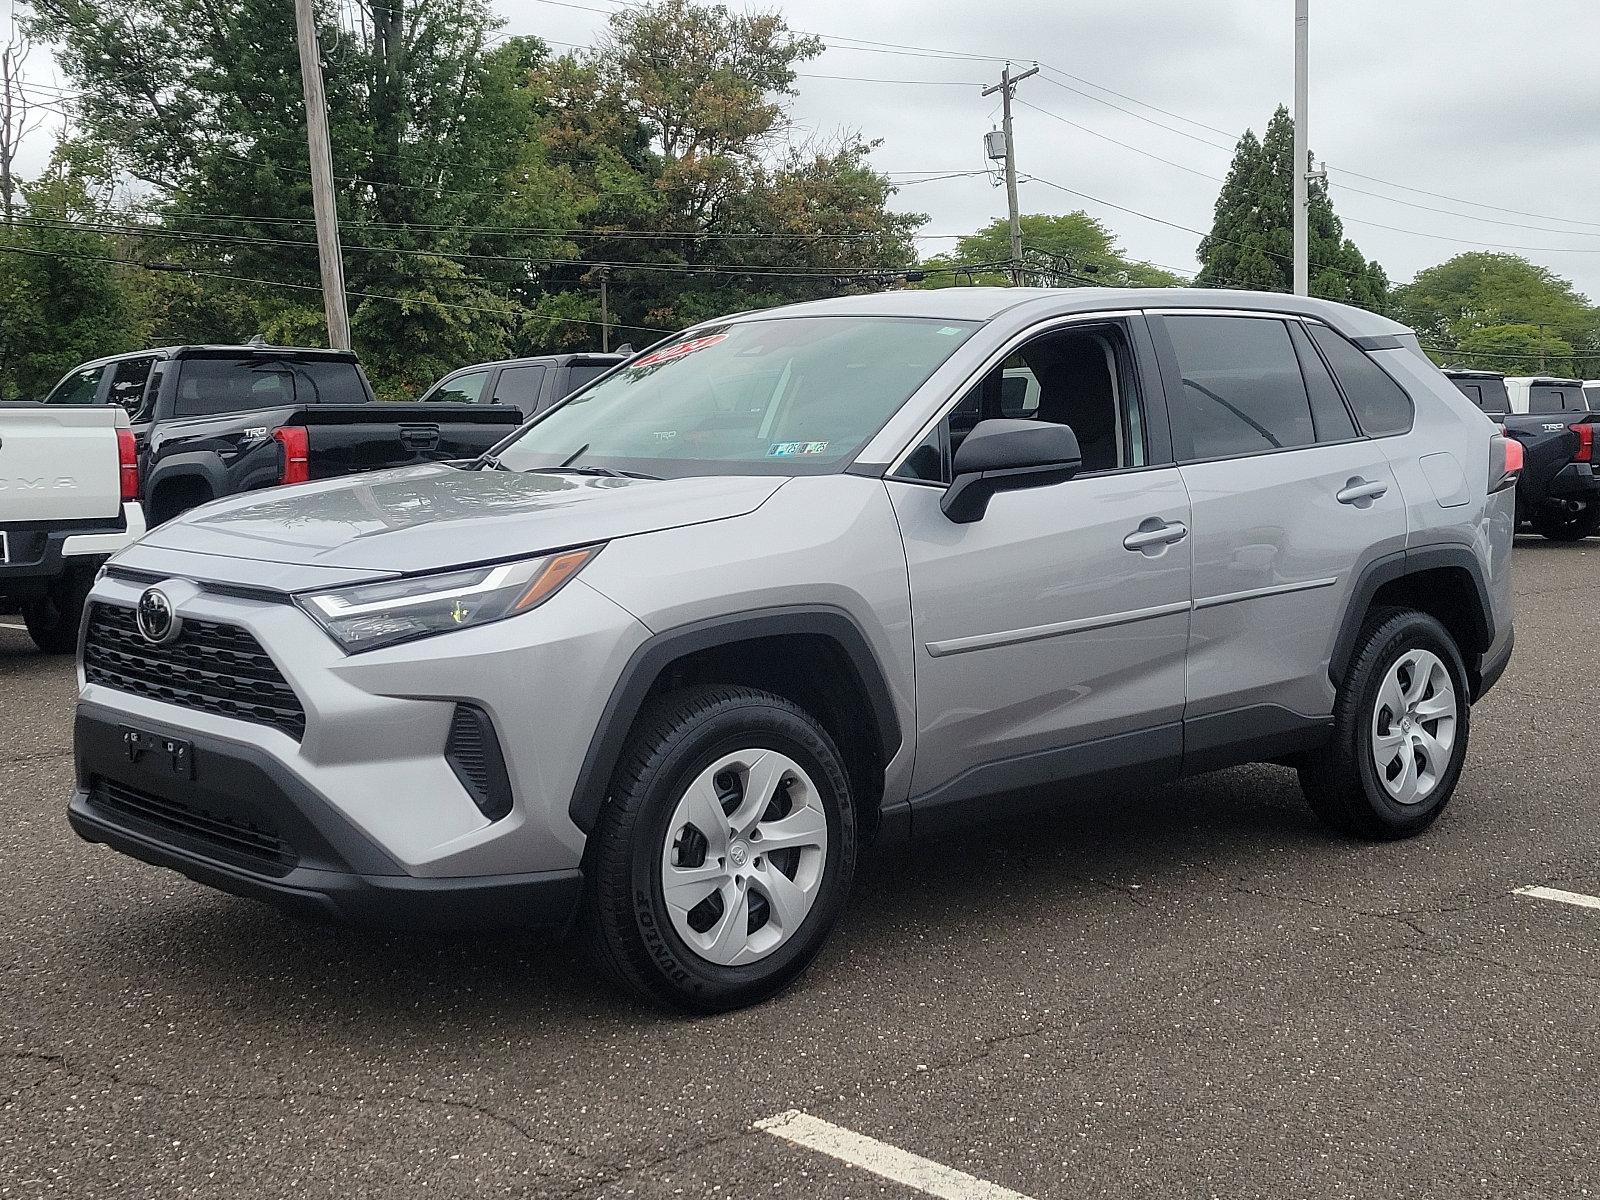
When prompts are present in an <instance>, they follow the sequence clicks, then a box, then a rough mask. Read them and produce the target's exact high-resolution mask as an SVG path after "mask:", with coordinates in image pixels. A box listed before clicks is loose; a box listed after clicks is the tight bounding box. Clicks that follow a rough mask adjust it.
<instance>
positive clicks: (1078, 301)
mask: <svg viewBox="0 0 1600 1200" xmlns="http://www.w3.org/2000/svg"><path fill="white" fill-rule="evenodd" d="M1130 308H1131V309H1144V308H1185V309H1211V310H1234V311H1238V310H1244V311H1264V312H1276V313H1289V314H1293V315H1297V316H1308V317H1315V318H1317V319H1318V320H1321V321H1324V322H1326V323H1327V324H1328V325H1331V326H1332V327H1333V328H1334V329H1337V330H1338V331H1339V332H1340V333H1342V334H1344V335H1345V336H1347V337H1385V336H1396V335H1399V334H1405V333H1410V332H1411V330H1410V329H1408V328H1407V327H1406V326H1404V325H1401V324H1400V323H1398V322H1396V321H1391V320H1390V319H1389V318H1387V317H1382V316H1379V315H1378V314H1377V313H1372V312H1368V311H1366V310H1365V309H1361V308H1353V307H1351V306H1350V305H1348V304H1337V303H1335V302H1333V301H1331V300H1319V299H1317V298H1315V297H1311V296H1291V295H1287V294H1285V293H1282V292H1246V291H1233V290H1228V289H1223V288H1103V287H1082V288H1017V287H951V288H935V289H932V290H926V291H925V290H918V289H909V288H908V289H904V290H899V291H889V292H873V293H867V294H863V295H860V296H837V297H833V298H831V299H827V300H810V301H806V302H804V303H801V304H789V305H785V306H783V307H781V308H768V309H761V310H758V311H751V312H745V313H740V314H738V315H737V316H734V317H731V318H722V319H723V320H735V321H759V320H770V319H772V318H774V317H827V316H850V317H923V318H929V319H934V320H947V321H990V320H993V319H994V318H995V317H998V316H999V315H1000V314H1001V313H1012V312H1015V311H1016V310H1022V309H1031V310H1034V314H1035V315H1037V316H1039V317H1049V316H1056V315H1066V314H1072V313H1095V312H1105V311H1110V310H1115V309H1130ZM715 323H717V322H702V324H715Z"/></svg>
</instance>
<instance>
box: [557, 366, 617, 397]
mask: <svg viewBox="0 0 1600 1200" xmlns="http://www.w3.org/2000/svg"><path fill="white" fill-rule="evenodd" d="M613 365H614V364H613V363H574V364H573V365H572V366H570V367H568V368H567V386H566V390H565V391H563V392H562V394H561V395H562V396H570V395H572V393H573V392H575V391H577V390H578V389H579V388H581V387H582V386H583V385H584V384H586V383H588V382H589V381H590V380H591V379H599V378H600V376H602V375H604V374H605V373H606V372H607V371H609V370H611V368H612V366H613ZM556 399H558V400H559V399H561V396H557V397H556Z"/></svg>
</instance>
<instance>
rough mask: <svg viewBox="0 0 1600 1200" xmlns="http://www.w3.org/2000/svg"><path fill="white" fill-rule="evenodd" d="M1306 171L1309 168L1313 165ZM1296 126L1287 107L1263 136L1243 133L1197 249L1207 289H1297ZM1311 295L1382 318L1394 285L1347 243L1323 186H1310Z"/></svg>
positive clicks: (1201, 282) (1202, 282) (1201, 278)
mask: <svg viewBox="0 0 1600 1200" xmlns="http://www.w3.org/2000/svg"><path fill="white" fill-rule="evenodd" d="M1308 165H1309V164H1308ZM1294 171H1295V164H1294V121H1293V120H1292V119H1291V118H1290V116H1289V111H1288V110H1287V109H1286V108H1284V107H1283V106H1281V105H1280V106H1279V107H1278V111H1277V112H1275V113H1273V115H1272V120H1271V121H1270V122H1268V124H1267V132H1266V136H1265V137H1263V138H1262V139H1260V140H1259V141H1258V140H1257V139H1256V136H1255V134H1254V133H1253V132H1250V131H1248V130H1247V131H1246V132H1245V135H1244V136H1243V137H1242V138H1240V139H1239V144H1238V146H1237V147H1236V148H1235V149H1234V154H1233V165H1232V166H1231V167H1230V168H1229V170H1228V175H1227V178H1226V179H1225V180H1224V181H1223V184H1222V190H1221V192H1219V193H1218V195H1217V205H1216V215H1215V217H1214V219H1213V221H1212V225H1211V232H1210V233H1209V234H1207V235H1206V236H1205V237H1204V238H1203V239H1201V242H1200V250H1199V255H1200V262H1201V270H1200V274H1199V275H1198V276H1197V278H1196V280H1195V282H1196V283H1198V284H1199V285H1200V286H1202V287H1237V288H1248V289H1252V290H1256V291H1268V292H1288V291H1292V290H1293V288H1294ZM1307 224H1308V227H1309V245H1308V247H1307V249H1308V257H1309V261H1310V276H1311V278H1310V284H1311V294H1312V295H1314V296H1321V297H1323V298H1324V299H1328V300H1339V301H1342V302H1344V303H1346V304H1355V305H1359V306H1360V307H1362V308H1370V309H1372V310H1374V311H1376V312H1382V311H1384V310H1385V308H1386V307H1387V305H1388V299H1389V280H1388V277H1387V276H1386V275H1385V274H1384V272H1383V268H1382V267H1380V266H1379V265H1378V264H1377V262H1375V261H1373V262H1369V261H1368V260H1367V259H1366V258H1365V257H1363V255H1362V253H1361V251H1360V249H1358V248H1357V246H1356V244H1355V243H1354V242H1352V241H1351V240H1350V239H1349V238H1347V237H1345V236H1344V225H1343V223H1342V222H1341V221H1340V220H1339V217H1338V215H1337V214H1336V213H1335V212H1334V211H1333V201H1332V200H1331V199H1330V198H1329V196H1328V186H1327V184H1326V183H1324V182H1320V181H1313V182H1312V184H1311V188H1310V194H1309V204H1308V208H1307Z"/></svg>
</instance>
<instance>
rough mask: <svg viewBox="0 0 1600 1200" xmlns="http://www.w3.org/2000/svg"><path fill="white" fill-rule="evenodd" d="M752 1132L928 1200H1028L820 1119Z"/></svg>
mask: <svg viewBox="0 0 1600 1200" xmlns="http://www.w3.org/2000/svg"><path fill="white" fill-rule="evenodd" d="M754 1128H756V1129H764V1130H766V1132H768V1133H770V1134H772V1135H773V1136H774V1137H780V1138H782V1139H783V1140H784V1141H786V1142H793V1143H794V1144H795V1145H796V1146H804V1147H805V1148H806V1149H808V1150H816V1151H818V1152H819V1153H821V1154H826V1155H829V1156H831V1157H833V1158H837V1159H838V1160H839V1161H840V1162H843V1163H849V1164H850V1165H851V1166H852V1167H860V1168H861V1169H862V1170H863V1171H871V1172H872V1173H873V1174H874V1175H878V1176H881V1177H882V1178H884V1179H891V1180H893V1181H894V1182H895V1183H903V1184H905V1185H906V1186H907V1187H911V1188H916V1190H917V1191H919V1192H924V1193H926V1194H927V1195H929V1196H938V1197H940V1200H1028V1197H1027V1196H1024V1195H1023V1194H1022V1193H1021V1192H1013V1191H1012V1190H1011V1189H1010V1188H1004V1187H1001V1186H1000V1185H999V1184H998V1183H990V1182H989V1181H988V1180H985V1179H979V1178H977V1176H975V1175H968V1174H967V1173H966V1172H965V1171H958V1170H956V1169H955V1168H954V1167H947V1166H944V1165H943V1164H942V1163H936V1162H934V1161H933V1160H932V1159H931V1158H923V1157H922V1156H921V1155H920V1154H911V1153H909V1152H907V1151H905V1150H902V1149H900V1148H899V1147H898V1146H891V1145H889V1144H888V1143H887V1142H880V1141H878V1140H877V1139H876V1138H869V1137H865V1136H863V1135H861V1134H859V1133H852V1132H850V1130H848V1129H845V1128H842V1127H841V1126H838V1125H834V1124H832V1123H831V1122H828V1121H824V1120H822V1119H821V1118H820V1117H812V1116H807V1115H806V1114H805V1113H803V1112H799V1111H797V1110H794V1109H791V1110H790V1111H788V1112H782V1113H779V1114H778V1115H777V1116H775V1117H768V1118H767V1119H766V1120H765V1121H757V1122H756V1123H755V1126H754Z"/></svg>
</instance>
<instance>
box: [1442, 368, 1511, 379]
mask: <svg viewBox="0 0 1600 1200" xmlns="http://www.w3.org/2000/svg"><path fill="white" fill-rule="evenodd" d="M1440 369H1441V370H1442V371H1444V373H1445V375H1446V377H1447V378H1450V379H1504V378H1505V376H1504V375H1502V374H1501V373H1500V372H1499V371H1479V370H1477V369H1476V368H1474V367H1442V368H1440Z"/></svg>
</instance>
